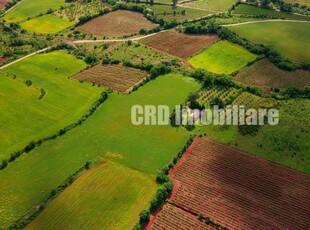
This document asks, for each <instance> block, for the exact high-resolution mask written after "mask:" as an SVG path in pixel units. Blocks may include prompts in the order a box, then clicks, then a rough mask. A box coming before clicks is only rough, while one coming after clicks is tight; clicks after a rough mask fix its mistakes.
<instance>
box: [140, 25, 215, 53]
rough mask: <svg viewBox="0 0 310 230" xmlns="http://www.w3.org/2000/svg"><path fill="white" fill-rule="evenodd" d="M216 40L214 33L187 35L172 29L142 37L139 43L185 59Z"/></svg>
mask: <svg viewBox="0 0 310 230" xmlns="http://www.w3.org/2000/svg"><path fill="white" fill-rule="evenodd" d="M217 40H218V36H216V35H188V34H183V33H177V32H173V31H167V32H162V33H159V34H156V35H154V36H151V37H148V38H144V39H142V40H141V43H143V44H145V45H147V46H150V47H152V48H154V49H157V50H160V51H162V52H165V53H168V54H171V55H174V56H177V57H179V58H184V59H187V58H189V57H191V56H192V55H194V54H196V53H197V52H198V51H200V50H201V49H203V48H205V47H207V46H209V45H211V44H212V43H214V42H215V41H217Z"/></svg>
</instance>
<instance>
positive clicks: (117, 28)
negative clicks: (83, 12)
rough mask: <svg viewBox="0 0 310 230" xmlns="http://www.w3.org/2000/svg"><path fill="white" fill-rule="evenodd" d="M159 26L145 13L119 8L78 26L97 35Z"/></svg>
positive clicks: (126, 33)
mask: <svg viewBox="0 0 310 230" xmlns="http://www.w3.org/2000/svg"><path fill="white" fill-rule="evenodd" d="M157 26H158V25H157V24H154V23H152V22H150V21H149V20H147V19H146V18H145V17H144V16H143V14H140V13H136V12H131V11H125V10H117V11H113V12H111V13H108V14H106V15H103V16H100V17H98V18H95V19H93V20H91V21H89V22H87V23H85V24H83V25H81V26H78V27H77V30H80V31H82V32H86V33H89V34H93V35H97V36H107V37H114V36H123V35H130V34H135V33H138V32H139V30H140V29H147V30H148V29H153V28H155V27H157Z"/></svg>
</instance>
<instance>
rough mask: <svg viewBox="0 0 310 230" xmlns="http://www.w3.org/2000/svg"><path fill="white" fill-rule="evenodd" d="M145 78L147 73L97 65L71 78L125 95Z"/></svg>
mask: <svg viewBox="0 0 310 230" xmlns="http://www.w3.org/2000/svg"><path fill="white" fill-rule="evenodd" d="M147 76H148V73H147V72H145V71H142V70H139V69H135V68H130V67H126V66H122V65H101V64H99V65H96V66H94V67H92V68H90V69H87V70H85V71H83V72H81V73H78V74H76V75H74V76H73V77H72V78H74V79H77V80H80V81H86V82H90V83H95V84H97V85H99V86H104V87H106V88H111V89H113V90H116V91H118V92H122V93H126V92H129V91H131V89H132V88H133V87H134V86H135V85H137V84H138V83H140V82H141V81H143V79H145V78H146V77H147Z"/></svg>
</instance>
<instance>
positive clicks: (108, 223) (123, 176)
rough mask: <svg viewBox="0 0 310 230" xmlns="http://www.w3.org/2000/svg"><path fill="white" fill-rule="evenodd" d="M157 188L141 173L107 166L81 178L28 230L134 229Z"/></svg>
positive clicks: (106, 163)
mask: <svg viewBox="0 0 310 230" xmlns="http://www.w3.org/2000/svg"><path fill="white" fill-rule="evenodd" d="M156 187H157V186H156V183H155V182H154V180H153V179H152V178H151V177H149V176H147V175H145V174H143V173H141V172H138V171H136V170H133V169H129V168H126V167H124V166H121V165H118V164H115V163H112V162H104V163H102V164H100V165H98V166H95V167H94V168H92V169H91V170H89V171H87V172H85V173H84V174H83V175H82V176H80V177H79V178H78V179H77V180H76V181H75V182H74V183H73V184H72V185H71V186H70V187H68V188H67V189H66V190H65V191H64V192H62V193H61V194H60V195H59V196H58V197H57V198H56V199H55V200H53V201H52V202H51V203H50V204H49V205H48V206H47V207H46V208H45V209H44V211H43V212H42V213H41V214H40V216H39V217H38V218H36V219H35V220H34V221H33V222H31V223H30V224H29V225H28V226H27V227H26V228H25V229H29V230H30V229H42V226H44V229H45V230H49V229H50V230H52V229H59V228H61V229H85V230H86V229H94V230H95V229H98V230H99V229H131V228H132V226H133V225H134V224H135V223H136V222H137V221H138V217H139V212H140V211H141V210H142V209H144V208H147V207H146V205H147V204H148V202H149V200H150V199H151V198H152V196H153V194H154V193H155V191H156Z"/></svg>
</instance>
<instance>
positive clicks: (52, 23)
mask: <svg viewBox="0 0 310 230" xmlns="http://www.w3.org/2000/svg"><path fill="white" fill-rule="evenodd" d="M72 25H73V23H72V22H70V21H68V20H66V19H63V18H59V17H57V16H55V15H52V14H48V15H43V16H41V17H37V18H33V19H31V20H29V21H25V22H23V23H21V26H22V27H23V28H24V29H26V30H28V31H30V32H34V33H40V34H55V33H57V32H59V31H62V30H64V29H66V28H68V27H70V26H72Z"/></svg>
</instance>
